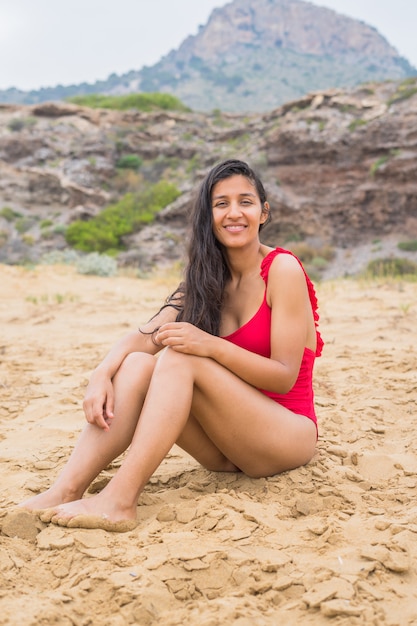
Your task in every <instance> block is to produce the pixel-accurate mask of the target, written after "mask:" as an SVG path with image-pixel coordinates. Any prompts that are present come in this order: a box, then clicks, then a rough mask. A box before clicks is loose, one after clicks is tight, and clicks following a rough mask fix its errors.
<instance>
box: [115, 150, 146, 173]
mask: <svg viewBox="0 0 417 626" xmlns="http://www.w3.org/2000/svg"><path fill="white" fill-rule="evenodd" d="M142 163H143V161H142V159H141V158H140V157H139V156H138V155H137V154H125V155H123V156H121V157H120V159H119V160H118V161H117V163H116V167H118V168H121V169H127V170H135V171H136V172H137V171H138V169H140V167H141V166H142Z"/></svg>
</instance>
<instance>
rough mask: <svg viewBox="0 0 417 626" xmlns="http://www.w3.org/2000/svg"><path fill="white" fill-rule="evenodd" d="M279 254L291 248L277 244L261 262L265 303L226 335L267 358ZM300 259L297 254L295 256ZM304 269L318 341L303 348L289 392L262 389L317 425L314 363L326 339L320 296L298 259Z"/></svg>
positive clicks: (236, 342) (287, 251) (228, 339)
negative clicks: (272, 277)
mask: <svg viewBox="0 0 417 626" xmlns="http://www.w3.org/2000/svg"><path fill="white" fill-rule="evenodd" d="M278 254H291V256H294V255H293V254H292V253H291V252H290V251H289V250H284V249H283V248H275V250H272V251H271V252H270V253H269V254H267V256H266V257H265V258H264V259H263V261H262V263H261V272H260V274H261V276H262V278H263V279H264V281H265V294H264V298H263V301H262V304H261V306H260V308H259V309H258V311H257V312H256V313H255V315H254V316H253V317H252V319H250V320H249V321H248V322H247V323H246V324H244V325H243V326H241V327H240V328H238V329H237V330H236V331H235V332H234V333H232V334H231V335H227V336H225V337H223V339H226V340H227V341H230V342H231V343H234V344H235V345H237V346H240V347H242V348H245V349H246V350H250V352H255V353H256V354H260V355H261V356H265V357H267V358H270V357H271V307H270V306H268V303H267V301H266V287H267V285H268V273H269V268H270V267H271V263H272V261H273V260H274V259H275V257H276V256H277V255H278ZM295 258H296V259H297V257H295ZM297 261H298V262H299V263H300V266H301V268H302V269H303V272H304V275H305V277H306V282H307V289H308V294H309V297H310V302H311V308H312V311H313V315H314V321H315V324H316V333H317V345H316V350H315V352H314V351H313V350H310V349H309V348H304V354H303V358H302V361H301V366H300V371H299V373H298V377H297V380H296V381H295V383H294V386H293V387H292V388H291V389H290V391H288V392H287V393H275V392H273V391H266V390H265V389H260V391H262V393H264V394H265V395H266V396H269V397H270V398H272V400H275V402H278V403H279V404H282V406H285V407H286V408H287V409H290V410H291V411H293V412H294V413H298V414H300V415H305V416H306V417H308V418H310V419H311V420H313V422H314V423H315V424H316V426H317V417H316V412H315V408H314V392H313V367H314V361H315V358H316V357H318V356H320V355H321V352H322V348H323V340H322V338H321V335H320V333H319V331H318V330H317V325H318V320H319V316H318V313H317V297H316V293H315V290H314V286H313V283H312V282H311V280H310V278H309V277H308V276H307V274H306V272H305V270H304V268H303V266H302V264H301V261H300V260H299V259H297Z"/></svg>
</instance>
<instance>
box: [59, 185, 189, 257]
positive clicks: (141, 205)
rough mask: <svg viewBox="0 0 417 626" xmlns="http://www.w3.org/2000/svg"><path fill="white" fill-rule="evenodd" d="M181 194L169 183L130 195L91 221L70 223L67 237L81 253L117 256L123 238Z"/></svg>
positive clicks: (121, 247)
mask: <svg viewBox="0 0 417 626" xmlns="http://www.w3.org/2000/svg"><path fill="white" fill-rule="evenodd" d="M179 195H180V192H179V191H178V189H177V188H176V187H175V185H172V184H170V183H167V182H166V181H160V182H159V183H156V184H155V185H151V186H149V187H147V188H145V189H144V190H143V191H142V193H140V194H133V193H127V194H125V195H124V196H123V197H122V198H121V199H120V200H119V202H117V203H116V204H112V205H110V206H108V207H106V208H105V209H103V211H101V213H99V214H98V215H97V216H95V217H93V218H92V219H91V220H89V221H88V222H85V221H82V220H77V221H75V222H73V223H72V224H70V225H69V226H68V228H67V230H66V233H65V238H66V240H67V242H68V243H69V244H70V245H71V246H73V247H74V248H76V249H77V250H82V251H84V252H107V253H110V254H115V253H116V252H117V250H121V249H123V244H122V237H124V236H125V235H129V234H131V233H133V232H136V231H138V230H139V229H140V228H141V227H142V226H143V224H146V223H149V222H151V221H152V220H153V219H154V216H155V215H156V213H158V212H159V211H160V210H161V209H163V208H164V207H165V206H167V205H168V204H170V203H171V202H173V201H174V200H175V199H176V198H178V196H179Z"/></svg>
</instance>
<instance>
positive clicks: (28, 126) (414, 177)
mask: <svg viewBox="0 0 417 626" xmlns="http://www.w3.org/2000/svg"><path fill="white" fill-rule="evenodd" d="M133 154H134V155H137V156H138V157H140V159H141V160H142V166H141V168H140V170H139V172H133V171H129V170H121V169H120V168H118V167H117V164H118V163H120V158H121V157H123V156H126V155H133ZM228 157H237V158H243V159H245V160H248V161H249V162H250V163H251V164H252V165H253V166H254V167H255V168H256V169H257V170H258V171H259V172H260V174H261V176H262V177H263V179H264V181H265V183H266V187H267V189H268V192H269V197H270V201H271V205H272V213H273V221H272V224H270V225H269V226H268V228H267V230H266V231H265V237H264V240H265V242H266V243H268V244H270V245H286V244H288V243H289V242H291V241H293V240H298V241H305V242H307V243H308V244H309V245H313V246H316V247H317V248H320V247H322V246H326V245H330V246H333V247H335V248H337V249H349V248H354V247H356V246H358V245H360V244H369V243H370V242H372V241H375V240H376V239H380V240H381V241H382V240H384V239H385V238H393V237H394V238H396V239H397V240H399V239H410V238H417V79H413V80H408V81H405V82H402V83H398V82H386V83H379V84H368V85H366V86H362V87H359V88H357V89H354V90H350V91H341V90H328V91H323V92H316V93H312V94H309V95H307V96H305V97H304V98H302V99H300V100H298V101H293V102H290V103H287V104H286V105H284V106H282V107H279V108H277V109H275V110H273V111H270V112H268V113H265V114H254V115H250V116H248V115H230V114H220V113H213V114H207V115H204V114H197V113H188V114H186V113H165V112H164V113H147V114H145V113H139V112H134V111H130V112H125V113H122V112H114V111H105V110H91V109H87V108H83V107H76V106H74V105H64V104H61V105H59V104H51V103H49V104H45V105H39V106H32V107H23V106H9V107H7V106H3V107H0V261H2V262H13V263H15V262H22V261H23V260H36V259H38V258H39V257H40V255H41V254H42V253H43V252H45V251H48V250H51V249H56V248H63V247H65V245H66V244H65V239H64V236H63V232H64V230H65V227H66V225H68V224H69V223H70V222H71V221H73V220H74V219H79V218H82V219H89V218H90V217H91V216H92V215H95V214H97V213H98V212H99V211H100V210H101V209H102V208H103V207H104V206H106V205H107V204H109V203H111V202H113V201H115V200H117V199H118V198H120V197H121V196H122V194H124V193H126V192H127V191H136V190H137V189H140V188H141V186H142V185H143V184H144V182H145V181H157V180H159V179H161V178H165V179H167V180H170V181H173V182H175V183H176V184H177V185H178V186H179V187H180V189H181V190H182V195H181V196H180V197H179V198H178V199H177V200H176V201H175V202H174V204H173V205H171V206H168V207H167V208H166V209H164V210H163V211H162V212H161V213H160V214H159V215H158V216H157V218H156V220H155V221H154V222H153V223H152V224H150V225H148V226H145V227H144V228H142V230H140V231H139V232H137V233H136V234H135V235H131V236H129V237H127V238H126V245H127V251H126V252H124V253H122V254H121V256H120V262H121V263H124V264H126V263H132V264H135V265H138V266H139V267H141V268H142V269H144V270H146V269H149V267H151V266H152V265H154V264H161V263H166V262H171V261H173V260H176V259H180V258H182V256H183V251H184V242H185V237H186V235H185V233H186V215H187V212H188V209H189V207H190V202H191V189H192V188H193V187H195V185H196V184H197V183H198V181H199V180H200V179H201V176H202V175H203V173H205V171H206V169H207V168H208V167H210V166H211V165H213V164H214V163H215V162H218V161H219V160H221V159H224V158H228ZM6 209H7V210H6ZM345 271H346V272H347V273H349V266H347V267H346V268H345Z"/></svg>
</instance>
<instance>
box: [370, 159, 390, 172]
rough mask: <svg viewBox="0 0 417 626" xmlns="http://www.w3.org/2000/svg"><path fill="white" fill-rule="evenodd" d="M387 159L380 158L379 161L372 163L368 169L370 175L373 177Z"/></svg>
mask: <svg viewBox="0 0 417 626" xmlns="http://www.w3.org/2000/svg"><path fill="white" fill-rule="evenodd" d="M388 159H389V157H388V156H382V157H380V158H379V159H377V160H376V161H375V162H374V163H372V165H371V167H370V168H369V173H370V175H371V176H374V175H375V173H376V172H377V171H378V170H379V168H380V167H382V166H383V165H385V163H386V162H387V161H388Z"/></svg>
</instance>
